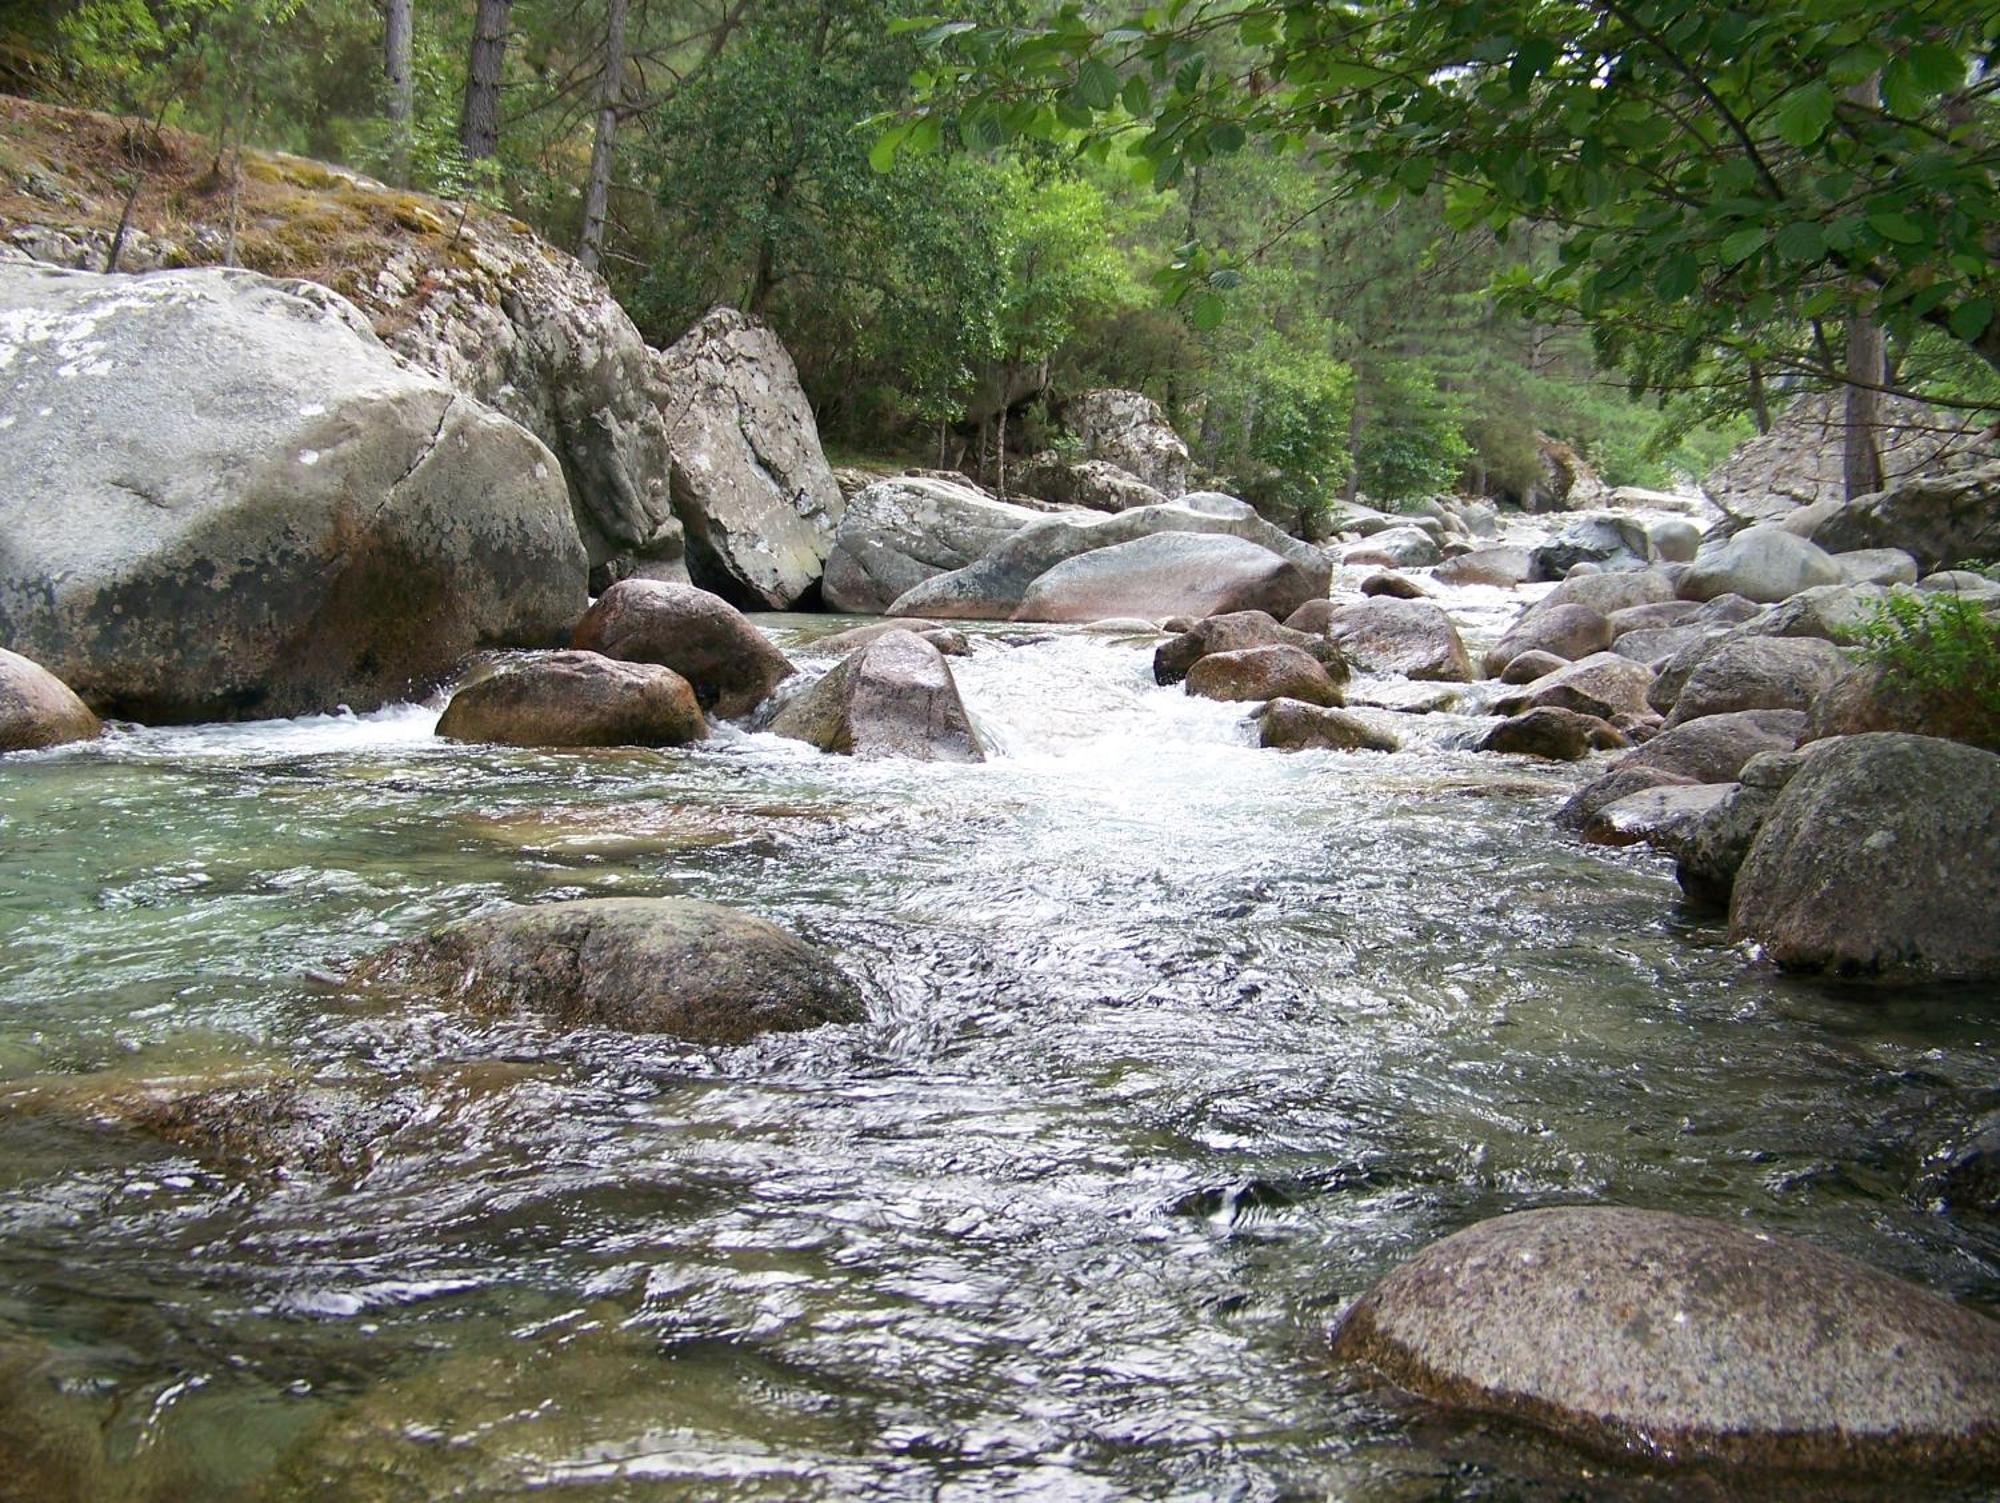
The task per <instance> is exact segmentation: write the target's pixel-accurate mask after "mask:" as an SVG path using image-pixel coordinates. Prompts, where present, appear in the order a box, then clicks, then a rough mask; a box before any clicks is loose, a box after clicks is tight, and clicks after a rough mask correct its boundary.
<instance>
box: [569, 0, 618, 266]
mask: <svg viewBox="0 0 2000 1503" xmlns="http://www.w3.org/2000/svg"><path fill="white" fill-rule="evenodd" d="M624 102H625V0H609V3H608V7H607V10H606V14H605V19H604V84H603V88H602V90H601V91H600V93H599V95H598V106H597V135H596V137H595V138H594V139H593V140H592V141H591V143H590V187H589V189H588V190H587V191H586V192H585V194H584V197H583V244H582V246H581V247H579V249H578V250H577V253H576V258H577V259H578V260H579V261H581V262H582V263H583V266H584V270H586V271H595V270H597V267H598V263H599V262H600V261H601V260H602V259H603V254H604V213H605V209H606V207H607V204H608V202H609V200H610V196H611V148H612V140H613V138H614V137H615V136H616V135H617V133H618V111H619V110H620V108H622V107H623V105H624Z"/></svg>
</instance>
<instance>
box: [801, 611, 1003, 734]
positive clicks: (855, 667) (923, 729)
mask: <svg viewBox="0 0 2000 1503" xmlns="http://www.w3.org/2000/svg"><path fill="white" fill-rule="evenodd" d="M770 729H771V732H772V734H774V735H778V736H788V737H790V738H791V739H792V740H794V741H804V742H808V743H810V744H811V745H813V746H817V747H818V748H819V749H820V750H821V751H825V752H835V753H838V754H840V755H842V756H850V757H855V758H857V759H860V760H863V761H875V760H879V759H883V758H891V757H895V758H904V759H907V760H910V761H917V762H983V761H985V760H986V750H985V748H984V747H983V746H981V745H980V742H979V734H978V732H977V731H975V730H974V729H973V727H972V717H971V716H970V715H968V714H967V713H966V710H965V702H964V701H963V700H962V699H960V698H959V696H958V683H957V681H956V680H955V679H953V677H952V676H951V666H950V665H949V664H948V663H946V662H945V660H944V657H943V655H942V654H940V653H939V652H938V650H937V649H936V648H935V647H933V646H931V644H930V643H928V642H926V641H924V640H923V639H922V638H921V637H918V636H916V635H915V634H914V633H911V632H907V631H892V632H889V633H887V634H885V635H883V636H880V637H877V638H876V639H875V640H874V641H873V642H870V643H869V644H868V645H867V646H865V647H863V648H861V649H860V650H859V651H857V652H855V653H853V654H851V655H850V656H848V657H846V658H843V659H842V660H841V661H840V662H839V663H837V664H835V665H834V666H833V668H831V669H830V670H828V672H827V674H826V676H825V677H824V678H822V679H821V680H820V681H819V682H818V683H816V684H814V685H813V686H812V687H811V688H810V689H808V690H806V691H805V692H804V693H802V694H800V695H799V696H798V697H797V698H796V699H794V700H792V701H791V702H790V703H789V704H787V705H786V706H785V707H784V708H783V709H782V710H780V711H779V712H778V714H777V717H776V718H775V719H774V720H773V721H772V722H771V727H770Z"/></svg>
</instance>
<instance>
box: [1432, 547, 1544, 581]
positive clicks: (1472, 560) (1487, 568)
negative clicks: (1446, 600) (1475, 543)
mask: <svg viewBox="0 0 2000 1503" xmlns="http://www.w3.org/2000/svg"><path fill="white" fill-rule="evenodd" d="M1528 569H1529V560H1528V550H1527V549H1525V548H1513V547H1506V546H1502V547H1497V548H1475V549H1474V550H1473V551H1472V552H1470V553H1461V554H1460V555H1459V556H1458V557H1457V558H1448V559H1446V560H1445V561H1444V562H1443V563H1441V564H1439V565H1438V566H1437V568H1436V569H1434V570H1432V571H1431V577H1432V578H1433V579H1435V580H1437V581H1438V582H1439V583H1441V584H1449V585H1491V586H1494V587H1496V588H1500V589H1509V588H1511V587H1513V586H1514V585H1518V584H1523V583H1525V582H1526V581H1527V578H1528Z"/></svg>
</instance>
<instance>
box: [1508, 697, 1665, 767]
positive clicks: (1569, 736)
mask: <svg viewBox="0 0 2000 1503" xmlns="http://www.w3.org/2000/svg"><path fill="white" fill-rule="evenodd" d="M1631 744H1632V743H1631V742H1630V741H1628V740H1627V739H1626V738H1625V736H1624V734H1623V733H1622V732H1620V731H1619V729H1618V728H1617V727H1616V726H1614V725H1612V724H1611V723H1610V722H1609V721H1606V720H1600V719H1599V718H1598V717H1597V716H1595V715H1586V714H1583V713H1582V712H1581V711H1578V710H1565V709H1561V708H1559V707H1557V706H1555V705H1542V706H1538V707H1537V708H1535V709H1532V710H1529V711H1526V712H1525V713H1523V714H1520V715H1514V716H1511V717H1509V718H1508V719H1506V720H1503V721H1501V722H1500V723H1499V724H1498V725H1496V726H1494V727H1493V729H1492V730H1490V731H1488V732H1486V734H1485V735H1484V736H1482V737H1480V739H1479V742H1478V744H1477V745H1476V746H1475V747H1474V748H1473V750H1475V751H1483V752H1511V753H1513V754H1514V755H1516V756H1523V757H1543V758H1546V759H1548V760H1549V761H1552V762H1575V761H1577V760H1579V759H1581V758H1583V757H1586V756H1588V755H1589V754H1590V753H1591V752H1593V751H1611V750H1614V749H1616V748H1618V747H1621V746H1630V745H1631Z"/></svg>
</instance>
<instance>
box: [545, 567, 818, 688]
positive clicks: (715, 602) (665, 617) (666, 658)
mask: <svg viewBox="0 0 2000 1503" xmlns="http://www.w3.org/2000/svg"><path fill="white" fill-rule="evenodd" d="M570 645H571V646H572V647H577V648H581V649H583V650H585V651H588V652H600V653H602V654H604V656H606V657H608V658H618V659H620V660H621V661H623V662H628V663H658V664H659V665H660V666H661V667H663V668H671V669H673V670H674V672H676V673H678V674H679V675H680V676H681V677H682V678H684V679H686V680H687V681H688V683H689V684H691V685H692V686H693V688H694V695H695V699H696V700H697V701H698V702H699V703H700V705H701V707H702V708H703V709H704V710H708V711H710V712H712V713H714V714H716V715H720V716H722V717H723V718H724V719H726V720H733V719H735V718H736V717H738V716H740V715H747V714H749V713H750V712H751V711H752V710H754V709H756V708H757V706H758V705H760V704H762V703H763V702H764V700H765V699H767V698H768V697H769V696H770V693H771V691H772V690H773V689H775V688H777V687H778V685H779V684H780V683H782V682H783V681H784V680H785V679H786V678H788V677H790V676H791V673H792V665H791V663H790V662H788V661H787V660H786V658H785V655H784V654H783V653H782V652H780V651H778V649H777V648H776V647H774V646H772V644H771V639H770V638H768V637H766V636H765V635H764V634H763V633H762V632H760V631H759V630H757V628H756V627H754V626H752V625H751V624H750V622H749V621H748V620H746V619H745V618H744V615H743V613H742V612H741V611H739V610H737V609H736V607H735V606H733V605H731V604H730V603H729V602H728V601H726V600H724V599H723V598H722V597H721V596H720V595H711V594H710V593H709V592H708V591H707V590H702V589H697V588H695V586H693V585H684V584H669V583H666V582H664V581H660V580H652V579H628V580H624V581H622V582H620V583H618V584H615V585H613V586H612V587H611V588H610V589H608V590H606V591H605V592H604V594H603V595H602V596H600V597H599V598H598V600H597V602H596V603H595V604H594V605H592V606H591V608H590V610H589V612H588V614H586V615H585V616H584V618H583V620H582V621H581V622H579V623H578V625H577V628H576V631H575V633H574V634H573V635H572V636H571V637H570Z"/></svg>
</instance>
